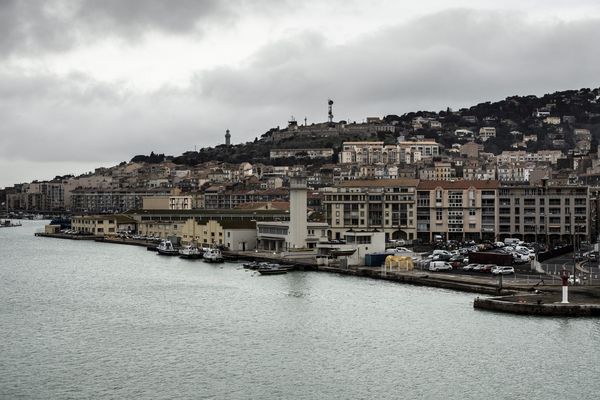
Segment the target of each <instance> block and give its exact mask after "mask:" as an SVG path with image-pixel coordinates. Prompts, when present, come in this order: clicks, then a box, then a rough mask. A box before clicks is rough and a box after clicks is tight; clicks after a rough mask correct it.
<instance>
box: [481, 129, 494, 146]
mask: <svg viewBox="0 0 600 400" xmlns="http://www.w3.org/2000/svg"><path fill="white" fill-rule="evenodd" d="M493 137H496V128H494V127H493V126H484V127H482V128H480V129H479V138H480V139H481V140H482V141H484V142H485V141H486V140H488V139H489V138H493Z"/></svg>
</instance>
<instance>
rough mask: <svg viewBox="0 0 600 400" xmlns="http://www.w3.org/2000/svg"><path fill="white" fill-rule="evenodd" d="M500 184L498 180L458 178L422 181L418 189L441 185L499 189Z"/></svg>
mask: <svg viewBox="0 0 600 400" xmlns="http://www.w3.org/2000/svg"><path fill="white" fill-rule="evenodd" d="M498 186H499V182H498V181H493V180H489V181H482V180H479V181H465V180H462V179H457V180H455V181H421V182H419V185H418V186H417V189H425V190H427V189H430V190H432V189H435V188H437V187H441V188H442V189H468V188H470V187H474V188H476V189H497V188H498Z"/></svg>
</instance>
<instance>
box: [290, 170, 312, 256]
mask: <svg viewBox="0 0 600 400" xmlns="http://www.w3.org/2000/svg"><path fill="white" fill-rule="evenodd" d="M307 191H308V188H307V187H306V179H304V178H290V227H289V233H288V238H289V242H288V247H290V248H303V247H306V237H307V236H308V223H307V221H306V212H307V205H306V204H307V203H306V198H307V196H306V192H307Z"/></svg>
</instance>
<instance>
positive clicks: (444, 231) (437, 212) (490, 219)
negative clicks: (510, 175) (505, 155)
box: [416, 180, 498, 242]
mask: <svg viewBox="0 0 600 400" xmlns="http://www.w3.org/2000/svg"><path fill="white" fill-rule="evenodd" d="M497 191H498V181H465V180H457V181H441V180H440V181H420V182H419V183H418V185H417V196H416V206H417V237H418V238H419V239H421V240H423V241H426V242H431V241H433V240H435V239H436V238H437V239H442V240H459V241H464V240H483V239H488V240H494V239H495V232H496V228H497V220H496V211H497V202H496V196H497Z"/></svg>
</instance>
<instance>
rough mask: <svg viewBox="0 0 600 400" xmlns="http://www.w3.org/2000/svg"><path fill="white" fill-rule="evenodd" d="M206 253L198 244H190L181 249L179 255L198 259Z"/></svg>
mask: <svg viewBox="0 0 600 400" xmlns="http://www.w3.org/2000/svg"><path fill="white" fill-rule="evenodd" d="M203 254H204V253H203V252H202V250H200V249H199V248H198V247H197V246H196V245H194V244H190V245H188V246H185V247H184V248H182V249H179V257H181V258H190V259H197V258H200V257H202V255H203Z"/></svg>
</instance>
